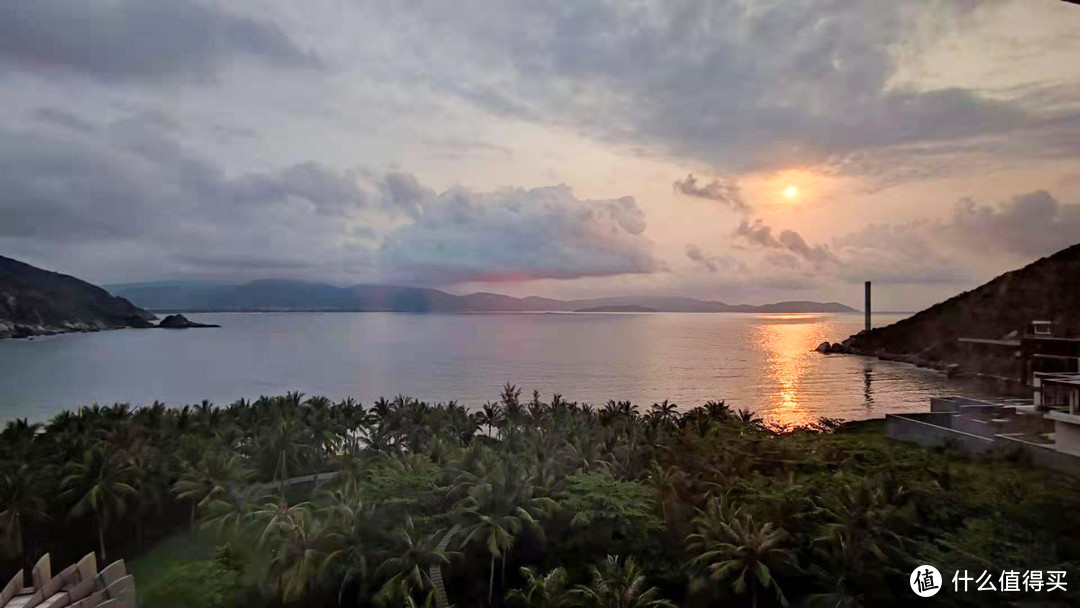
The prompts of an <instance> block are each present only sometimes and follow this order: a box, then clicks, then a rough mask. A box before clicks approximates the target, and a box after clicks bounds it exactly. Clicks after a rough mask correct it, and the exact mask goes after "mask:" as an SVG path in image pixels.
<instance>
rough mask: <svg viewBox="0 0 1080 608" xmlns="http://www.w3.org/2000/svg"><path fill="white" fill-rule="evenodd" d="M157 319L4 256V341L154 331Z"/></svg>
mask: <svg viewBox="0 0 1080 608" xmlns="http://www.w3.org/2000/svg"><path fill="white" fill-rule="evenodd" d="M153 318H154V315H152V314H150V313H148V312H146V311H145V310H143V309H141V308H138V307H136V306H135V305H134V304H132V303H131V302H128V301H127V300H125V299H123V298H117V297H115V296H112V295H110V294H109V292H107V291H105V290H104V289H101V288H100V287H96V286H94V285H91V284H90V283H87V282H85V281H80V280H79V279H76V278H75V277H70V276H67V275H63V274H58V273H55V272H49V271H47V270H42V269H40V268H35V267H34V266H31V265H29V264H24V263H22V262H19V261H17V260H13V259H11V258H6V257H3V256H0V339H2V338H25V337H28V336H37V335H47V334H57V333H64V332H72V331H98V330H102V329H118V328H121V327H151V323H150V320H151V319H153Z"/></svg>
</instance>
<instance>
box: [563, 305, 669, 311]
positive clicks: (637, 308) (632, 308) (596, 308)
mask: <svg viewBox="0 0 1080 608" xmlns="http://www.w3.org/2000/svg"><path fill="white" fill-rule="evenodd" d="M574 312H660V311H659V310H657V309H655V308H649V307H648V306H637V305H635V304H626V305H624V306H593V307H591V308H579V309H577V310H575V311H574Z"/></svg>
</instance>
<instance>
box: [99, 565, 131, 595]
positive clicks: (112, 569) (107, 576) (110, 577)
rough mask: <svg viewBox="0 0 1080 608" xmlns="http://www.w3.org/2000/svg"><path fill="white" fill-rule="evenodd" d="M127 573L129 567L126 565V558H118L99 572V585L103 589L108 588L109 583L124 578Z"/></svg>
mask: <svg viewBox="0 0 1080 608" xmlns="http://www.w3.org/2000/svg"><path fill="white" fill-rule="evenodd" d="M126 575H127V569H126V568H125V567H124V560H122V559H118V560H116V561H115V562H113V563H111V564H109V565H108V566H105V569H104V570H102V571H101V572H99V573H98V575H97V579H98V586H99V587H101V588H102V589H108V588H109V585H111V584H113V583H115V582H116V581H118V580H120V579H122V578H124V577H125V576H126Z"/></svg>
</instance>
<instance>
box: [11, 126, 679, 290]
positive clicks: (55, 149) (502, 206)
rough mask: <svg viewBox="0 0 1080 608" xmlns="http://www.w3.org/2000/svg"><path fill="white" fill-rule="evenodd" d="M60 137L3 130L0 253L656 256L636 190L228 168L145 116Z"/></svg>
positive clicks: (363, 271)
mask: <svg viewBox="0 0 1080 608" xmlns="http://www.w3.org/2000/svg"><path fill="white" fill-rule="evenodd" d="M47 118H48V120H49V121H51V122H55V120H56V119H57V118H58V116H53V115H51V114H50V115H48V116H47ZM61 120H62V121H64V119H61ZM63 135H64V136H60V135H58V134H57V133H56V132H54V131H51V130H33V129H31V130H21V131H14V130H7V131H2V130H0V217H4V218H5V221H3V222H0V251H4V252H5V253H6V254H8V255H16V256H17V254H18V252H19V251H29V252H32V253H34V255H36V256H41V255H42V253H41V252H42V249H43V247H42V246H43V245H50V244H51V245H52V246H53V249H55V250H57V251H60V250H61V249H62V254H63V255H62V257H63V258H65V259H67V260H69V263H68V264H66V265H65V266H68V267H70V260H72V259H79V260H81V261H82V263H85V264H87V265H88V266H92V265H94V264H95V263H97V266H98V267H99V269H98V270H97V272H101V270H100V267H102V266H103V264H102V260H103V259H104V257H105V256H106V255H114V254H115V253H116V252H117V249H118V248H119V250H122V251H124V252H126V254H127V257H128V260H127V261H126V263H125V271H126V272H128V273H130V274H129V276H134V277H143V278H148V277H155V276H158V277H160V276H178V275H186V276H202V277H207V276H213V277H221V276H229V277H234V278H252V277H258V276H270V277H281V276H285V277H307V278H333V279H336V280H341V281H349V280H357V281H359V280H392V281H402V282H420V283H427V284H447V283H453V282H458V281H485V280H505V279H511V278H576V277H582V276H606V275H616V274H627V273H646V272H653V271H656V270H659V269H661V268H662V264H661V263H660V262H659V261H658V260H657V259H656V258H655V257H654V255H653V252H652V244H651V242H650V241H649V240H648V239H646V238H645V237H644V236H643V234H642V233H643V232H644V230H645V216H644V213H643V212H642V210H641V208H640V207H639V206H638V205H637V203H636V202H635V201H634V199H633V198H630V197H624V198H621V199H615V200H605V201H587V200H580V199H577V198H576V197H574V195H573V192H572V191H571V190H570V189H569V188H568V187H566V186H555V187H548V188H537V189H533V190H523V189H516V188H509V189H505V190H501V191H496V192H490V193H477V192H472V191H469V190H464V189H457V190H452V191H449V192H445V193H443V194H436V192H435V191H434V190H432V189H430V188H428V187H426V186H424V185H422V184H421V183H420V182H419V181H418V180H417V179H416V178H415V177H414V176H413V175H411V174H408V173H401V172H396V173H386V174H372V173H370V172H362V171H345V172H342V171H338V170H335V169H333V168H330V167H327V166H325V165H321V164H319V163H315V162H305V163H300V164H296V165H292V166H288V167H285V168H282V169H280V170H276V171H268V172H250V173H245V174H241V175H236V176H229V175H227V174H226V173H225V172H224V171H223V170H221V169H220V168H219V167H217V166H216V165H215V164H214V163H212V162H211V161H210V160H208V159H206V158H203V157H201V156H199V155H198V154H195V153H193V152H192V151H191V150H189V149H187V148H185V147H184V146H182V145H181V144H180V143H178V142H177V141H175V140H174V139H171V138H170V137H169V134H168V131H167V130H162V128H161V125H158V124H155V123H153V122H147V121H139V120H123V121H119V122H115V123H112V124H110V125H106V126H105V127H104V128H96V127H95V128H90V129H86V130H78V131H76V132H75V134H72V133H70V132H63ZM380 243H381V244H380ZM45 257H48V256H47V255H46V256H45ZM162 260H167V262H165V263H164V264H163V263H162ZM140 261H141V265H140Z"/></svg>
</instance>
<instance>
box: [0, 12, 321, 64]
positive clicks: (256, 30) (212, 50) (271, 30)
mask: <svg viewBox="0 0 1080 608" xmlns="http://www.w3.org/2000/svg"><path fill="white" fill-rule="evenodd" d="M237 56H246V57H252V58H256V59H259V60H262V61H265V62H268V63H272V64H274V65H277V66H288V67H303V66H314V65H317V64H318V61H317V60H316V59H315V58H314V57H313V56H312V55H310V54H309V53H306V52H304V51H302V50H300V49H299V48H297V47H296V45H295V44H294V43H293V42H292V41H291V40H290V39H289V37H288V36H287V35H286V34H285V32H284V31H283V30H282V29H281V28H280V27H278V26H277V25H276V24H274V23H273V22H272V21H269V20H266V19H263V18H256V17H247V16H242V15H239V14H235V13H231V12H228V11H226V10H223V9H222V8H220V7H218V6H215V5H212V4H208V3H203V2H200V1H198V0H155V1H154V2H143V1H140V0H111V1H91V0H86V1H78V2H69V1H66V0H5V1H4V2H2V3H0V61H5V60H6V61H7V62H10V63H12V64H14V65H15V66H17V67H19V68H21V69H26V70H34V71H52V72H77V73H82V74H87V75H90V76H93V77H96V78H101V79H104V80H109V81H114V80H129V79H149V80H158V79H161V78H163V77H168V76H176V75H186V76H196V77H206V76H212V75H213V74H214V73H215V70H216V68H217V67H218V66H219V65H220V64H221V63H222V62H224V61H225V60H227V59H229V58H232V57H237Z"/></svg>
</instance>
